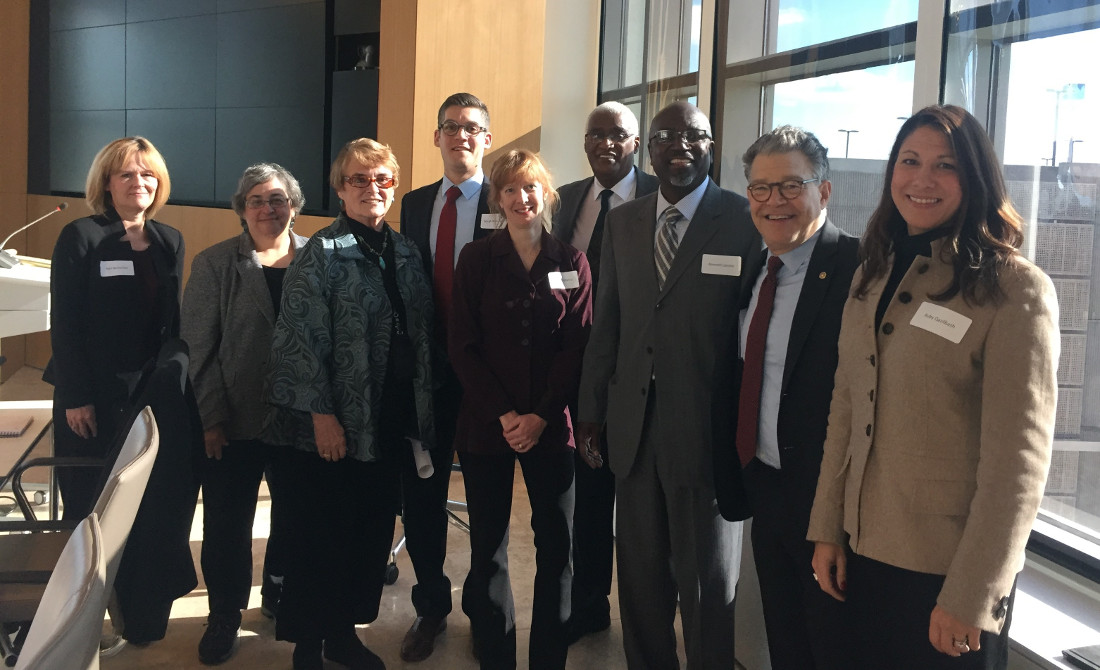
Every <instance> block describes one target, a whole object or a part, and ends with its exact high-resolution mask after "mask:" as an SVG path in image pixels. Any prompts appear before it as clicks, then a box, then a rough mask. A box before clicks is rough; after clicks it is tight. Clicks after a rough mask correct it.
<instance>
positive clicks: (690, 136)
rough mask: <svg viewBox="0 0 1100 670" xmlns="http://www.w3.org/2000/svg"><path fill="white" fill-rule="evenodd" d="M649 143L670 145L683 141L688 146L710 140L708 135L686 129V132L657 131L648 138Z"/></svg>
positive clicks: (693, 129)
mask: <svg viewBox="0 0 1100 670" xmlns="http://www.w3.org/2000/svg"><path fill="white" fill-rule="evenodd" d="M649 139H650V141H651V142H656V143H657V144H672V143H673V142H678V141H680V140H683V141H684V142H686V143H688V144H699V143H701V142H703V141H704V140H709V139H710V133H708V132H707V131H705V130H700V129H698V128H688V129H687V130H658V131H657V132H655V133H653V134H652V135H650V136H649Z"/></svg>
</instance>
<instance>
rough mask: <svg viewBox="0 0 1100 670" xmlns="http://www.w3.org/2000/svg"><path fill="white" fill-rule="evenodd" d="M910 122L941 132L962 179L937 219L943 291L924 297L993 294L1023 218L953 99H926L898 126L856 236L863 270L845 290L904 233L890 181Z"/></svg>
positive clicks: (869, 272)
mask: <svg viewBox="0 0 1100 670" xmlns="http://www.w3.org/2000/svg"><path fill="white" fill-rule="evenodd" d="M917 128H932V129H934V130H937V131H939V132H940V133H943V135H944V137H946V138H947V143H948V144H949V145H950V146H951V149H952V151H953V152H954V154H955V163H956V170H957V172H958V175H959V183H960V185H961V187H962V202H961V203H960V205H959V209H958V210H957V211H956V212H955V214H954V215H953V216H952V217H951V218H950V219H949V220H948V221H947V222H946V223H944V224H943V225H944V226H947V227H949V228H950V233H948V235H947V236H946V240H945V242H944V245H943V247H942V249H941V252H940V253H941V254H942V260H943V261H945V262H948V263H950V264H951V265H952V266H953V268H954V276H953V278H952V280H951V283H950V284H949V285H948V286H946V287H944V290H943V291H942V292H940V293H938V294H936V295H929V297H930V298H931V299H933V300H948V299H950V298H953V297H954V296H956V295H958V294H959V293H962V295H963V298H965V299H966V300H967V301H969V302H973V303H975V304H982V303H984V302H985V301H986V300H997V299H999V298H1000V297H1001V295H1002V293H1001V290H1000V287H999V285H998V283H997V282H998V277H999V276H1000V273H1001V271H1002V270H1003V269H1004V268H1006V267H1008V266H1009V265H1011V264H1012V263H1013V262H1015V260H1016V259H1017V257H1018V253H1019V252H1018V249H1019V248H1020V245H1021V244H1022V243H1023V240H1024V236H1023V233H1022V232H1021V231H1022V228H1023V220H1022V219H1021V218H1020V215H1019V214H1018V213H1017V212H1016V208H1015V207H1013V206H1012V202H1011V201H1010V200H1009V198H1008V191H1007V189H1006V188H1005V182H1004V177H1003V176H1002V175H1001V165H1000V161H999V160H998V159H997V154H996V153H995V152H994V151H993V143H992V142H990V141H989V136H988V135H987V134H986V132H985V129H984V128H982V126H981V124H980V123H978V120H977V119H975V118H974V117H973V116H972V115H971V114H970V113H969V112H967V111H966V110H965V109H963V108H961V107H956V106H954V105H932V106H930V107H925V108H924V109H922V110H920V111H919V112H917V113H916V114H914V115H913V116H911V117H909V119H908V120H907V121H906V122H905V123H904V124H903V125H902V126H901V130H899V131H898V137H897V139H896V140H895V141H894V147H893V148H892V149H891V150H890V159H889V161H888V162H887V164H886V180H885V182H884V183H883V186H882V197H881V198H880V199H879V204H878V207H877V208H876V209H875V212H874V214H872V215H871V220H870V221H869V222H868V223H867V230H866V232H864V233H863V239H862V240H861V241H860V245H859V246H860V256H861V257H862V259H863V276H862V278H861V279H860V282H859V284H858V285H857V286H856V287H855V289H854V290H853V291H852V295H853V296H854V297H856V298H860V299H862V298H864V297H865V296H866V295H867V289H868V287H869V286H870V284H871V282H872V281H873V280H875V279H877V278H879V277H882V276H883V275H885V274H886V273H887V272H888V271H889V267H890V254H891V253H892V252H893V245H894V238H895V236H897V235H899V234H904V231H905V220H904V219H903V218H902V217H901V214H900V213H899V212H898V208H897V205H895V204H894V198H893V196H892V195H891V193H890V184H891V182H892V181H893V179H894V166H895V165H896V164H897V160H898V153H899V152H900V151H901V145H902V143H903V142H904V141H905V140H906V139H907V138H908V137H909V135H911V134H912V133H913V131H915V130H916V129H917Z"/></svg>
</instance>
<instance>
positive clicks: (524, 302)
mask: <svg viewBox="0 0 1100 670" xmlns="http://www.w3.org/2000/svg"><path fill="white" fill-rule="evenodd" d="M523 306H524V307H530V306H531V301H530V300H524V301H523Z"/></svg>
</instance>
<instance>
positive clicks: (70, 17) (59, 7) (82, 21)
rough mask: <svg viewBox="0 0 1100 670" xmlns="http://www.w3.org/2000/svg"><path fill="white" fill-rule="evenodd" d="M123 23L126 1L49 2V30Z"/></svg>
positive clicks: (55, 0)
mask: <svg viewBox="0 0 1100 670" xmlns="http://www.w3.org/2000/svg"><path fill="white" fill-rule="evenodd" d="M38 1H41V0H36V2H38ZM125 21H126V0H51V1H50V30H72V29H74V28H91V27H94V26H109V25H113V24H117V23H124V22H125Z"/></svg>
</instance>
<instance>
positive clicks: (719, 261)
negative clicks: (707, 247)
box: [703, 254, 741, 277]
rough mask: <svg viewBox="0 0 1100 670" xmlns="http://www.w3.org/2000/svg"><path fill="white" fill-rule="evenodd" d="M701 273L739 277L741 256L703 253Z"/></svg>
mask: <svg viewBox="0 0 1100 670" xmlns="http://www.w3.org/2000/svg"><path fill="white" fill-rule="evenodd" d="M703 274H705V275H726V276H728V277H740V276H741V257H740V256H720V255H718V254H703Z"/></svg>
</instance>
